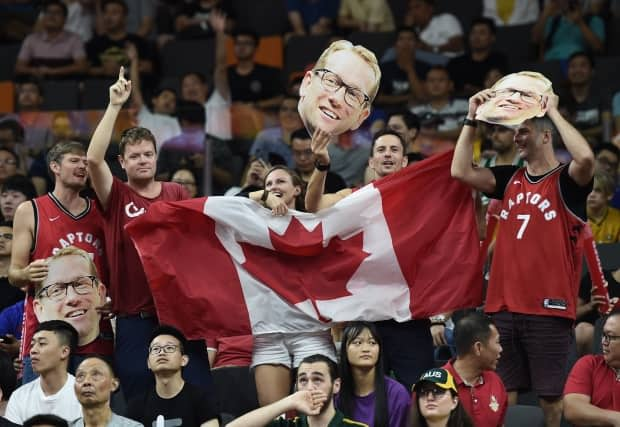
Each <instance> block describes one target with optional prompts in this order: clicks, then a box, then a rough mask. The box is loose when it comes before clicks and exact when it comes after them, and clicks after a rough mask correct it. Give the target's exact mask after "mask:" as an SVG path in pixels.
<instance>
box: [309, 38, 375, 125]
mask: <svg viewBox="0 0 620 427" xmlns="http://www.w3.org/2000/svg"><path fill="white" fill-rule="evenodd" d="M335 43H339V44H342V45H339V46H338V47H337V48H336V49H334V47H333V46H334V44H335ZM334 44H332V46H330V47H329V48H328V49H327V50H326V51H325V52H324V55H322V56H321V58H319V61H318V62H317V64H316V66H315V68H314V69H313V70H311V71H308V72H306V74H305V76H304V79H303V81H302V83H301V86H300V88H299V96H300V98H299V104H298V110H299V115H300V116H301V119H302V121H303V123H304V125H305V127H306V129H307V130H308V132H309V133H310V135H312V134H313V133H314V131H315V130H316V129H317V128H319V129H321V130H323V131H325V132H328V133H330V134H331V135H334V136H336V135H340V134H342V133H344V132H346V131H348V130H355V129H357V128H358V127H359V126H360V124H361V123H362V122H363V121H364V119H366V117H368V114H369V113H370V102H371V99H370V98H371V96H372V94H371V92H372V89H373V87H374V86H375V79H376V76H375V71H374V70H373V67H372V66H371V65H370V64H369V63H368V62H366V61H365V60H364V58H362V57H361V56H360V55H359V54H358V53H357V52H356V51H354V50H353V45H351V44H350V43H349V42H346V41H343V40H341V41H338V42H334ZM330 49H331V50H330ZM360 100H361V101H362V102H361V103H360V102H359V101H360Z"/></svg>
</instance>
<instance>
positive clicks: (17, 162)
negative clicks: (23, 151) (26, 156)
mask: <svg viewBox="0 0 620 427" xmlns="http://www.w3.org/2000/svg"><path fill="white" fill-rule="evenodd" d="M0 151H6V152H7V153H9V154H10V155H11V156H13V158H14V159H15V166H16V167H17V168H18V169H19V163H20V162H19V156H18V155H17V153H16V152H15V151H13V150H11V149H10V148H7V147H0Z"/></svg>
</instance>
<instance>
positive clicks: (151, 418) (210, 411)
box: [127, 325, 219, 427]
mask: <svg viewBox="0 0 620 427" xmlns="http://www.w3.org/2000/svg"><path fill="white" fill-rule="evenodd" d="M186 348H187V339H186V338H185V336H184V335H183V333H182V332H181V331H179V330H178V329H176V328H174V327H172V326H168V325H161V326H158V327H157V328H155V330H154V331H153V333H152V334H151V340H150V344H149V349H148V354H149V355H148V359H147V366H148V368H149V369H150V370H151V371H152V372H153V375H154V376H155V387H154V388H151V389H150V390H147V391H146V392H145V393H143V394H141V395H139V396H137V397H134V398H133V399H131V400H130V401H129V405H128V408H127V416H128V417H129V418H132V419H134V420H136V421H139V422H141V423H142V424H144V425H145V426H151V425H155V423H156V420H157V417H158V416H160V415H162V416H163V417H164V423H165V425H171V426H172V425H175V426H180V425H183V426H203V427H217V426H219V421H218V411H217V406H216V401H215V400H214V396H213V395H210V394H209V393H207V391H205V390H203V389H202V388H198V387H196V386H194V385H192V384H190V383H188V382H185V380H184V379H183V375H182V370H183V367H185V366H186V365H187V363H188V362H189V356H188V355H187V353H186Z"/></svg>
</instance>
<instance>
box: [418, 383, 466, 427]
mask: <svg viewBox="0 0 620 427" xmlns="http://www.w3.org/2000/svg"><path fill="white" fill-rule="evenodd" d="M450 393H451V394H452V397H455V396H456V395H455V394H454V392H453V391H452V390H450ZM415 404H416V406H417V408H418V425H419V426H420V427H428V423H427V422H426V418H424V416H423V415H422V411H421V410H420V399H419V398H416V400H415ZM446 427H474V423H473V421H472V420H471V418H470V417H469V415H467V412H465V409H464V408H463V405H462V404H461V401H460V400H459V403H458V404H457V405H456V408H454V409H453V410H452V412H450V416H449V418H448V423H447V424H446Z"/></svg>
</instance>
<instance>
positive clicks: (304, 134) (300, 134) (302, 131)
mask: <svg viewBox="0 0 620 427" xmlns="http://www.w3.org/2000/svg"><path fill="white" fill-rule="evenodd" d="M294 139H312V137H311V136H310V134H309V133H308V131H307V130H306V128H299V129H297V130H296V131H294V132H293V133H292V134H291V143H292V142H293V140H294Z"/></svg>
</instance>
